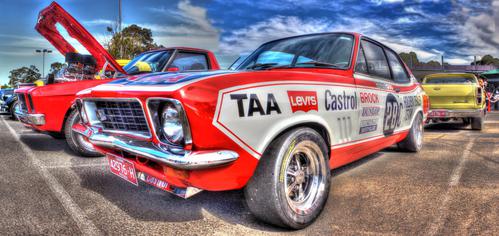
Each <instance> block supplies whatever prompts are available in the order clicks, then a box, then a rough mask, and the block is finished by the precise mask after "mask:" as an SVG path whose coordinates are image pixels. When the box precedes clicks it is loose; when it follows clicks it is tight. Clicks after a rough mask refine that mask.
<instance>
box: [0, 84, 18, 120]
mask: <svg viewBox="0 0 499 236" xmlns="http://www.w3.org/2000/svg"><path fill="white" fill-rule="evenodd" d="M16 104H17V97H16V96H15V95H14V89H1V90H0V112H2V113H4V112H7V113H9V114H10V116H11V118H12V119H14V120H16V118H17V117H16V114H15V112H14V111H15V106H16Z"/></svg>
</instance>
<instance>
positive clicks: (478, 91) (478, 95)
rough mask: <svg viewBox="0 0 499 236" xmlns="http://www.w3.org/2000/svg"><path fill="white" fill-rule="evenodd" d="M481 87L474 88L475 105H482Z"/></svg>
mask: <svg viewBox="0 0 499 236" xmlns="http://www.w3.org/2000/svg"><path fill="white" fill-rule="evenodd" d="M482 100H483V97H482V87H477V88H476V104H482Z"/></svg>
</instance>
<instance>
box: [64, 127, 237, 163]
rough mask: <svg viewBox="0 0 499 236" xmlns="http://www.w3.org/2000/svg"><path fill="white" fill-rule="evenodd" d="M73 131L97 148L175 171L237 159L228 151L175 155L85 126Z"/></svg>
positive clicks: (235, 154) (148, 144)
mask: <svg viewBox="0 0 499 236" xmlns="http://www.w3.org/2000/svg"><path fill="white" fill-rule="evenodd" d="M73 131H75V132H77V133H80V134H82V135H83V136H85V137H87V138H88V141H89V142H90V143H92V144H93V145H96V146H98V147H103V148H110V149H116V150H122V151H125V152H128V153H130V154H133V155H137V156H140V157H144V158H147V159H151V160H153V161H157V162H160V163H163V164H166V165H168V166H171V167H173V168H176V169H183V170H194V169H205V168H211V167H216V166H220V165H224V164H228V163H230V162H233V161H235V160H237V158H239V155H238V154H237V153H236V152H233V151H229V150H216V151H193V152H184V153H183V154H176V153H173V152H171V151H168V150H165V149H163V148H161V147H159V146H157V145H155V144H154V143H152V142H150V141H140V140H135V139H131V138H127V137H124V136H117V135H115V136H110V135H108V134H105V133H99V132H98V131H97V130H96V129H93V128H89V127H85V126H78V125H77V126H74V127H73Z"/></svg>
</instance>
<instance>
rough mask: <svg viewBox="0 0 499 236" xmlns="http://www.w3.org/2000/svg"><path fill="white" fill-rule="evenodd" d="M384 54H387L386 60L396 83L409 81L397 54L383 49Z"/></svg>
mask: <svg viewBox="0 0 499 236" xmlns="http://www.w3.org/2000/svg"><path fill="white" fill-rule="evenodd" d="M385 52H386V55H387V56H388V62H389V63H390V67H391V68H392V74H393V80H395V82H398V83H407V82H409V81H410V78H409V75H407V71H406V70H405V68H404V66H403V65H402V63H400V60H399V59H398V56H397V55H396V54H395V53H394V52H393V51H391V50H385Z"/></svg>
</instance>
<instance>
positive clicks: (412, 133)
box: [397, 113, 424, 152]
mask: <svg viewBox="0 0 499 236" xmlns="http://www.w3.org/2000/svg"><path fill="white" fill-rule="evenodd" d="M423 134H424V128H423V116H422V115H421V113H418V114H417V115H416V117H415V118H414V121H413V122H412V126H411V129H410V130H409V134H408V135H407V137H405V139H404V140H402V141H401V142H399V143H398V144H397V145H398V147H399V148H400V149H401V150H403V151H408V152H419V151H420V150H421V148H422V147H423Z"/></svg>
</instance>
